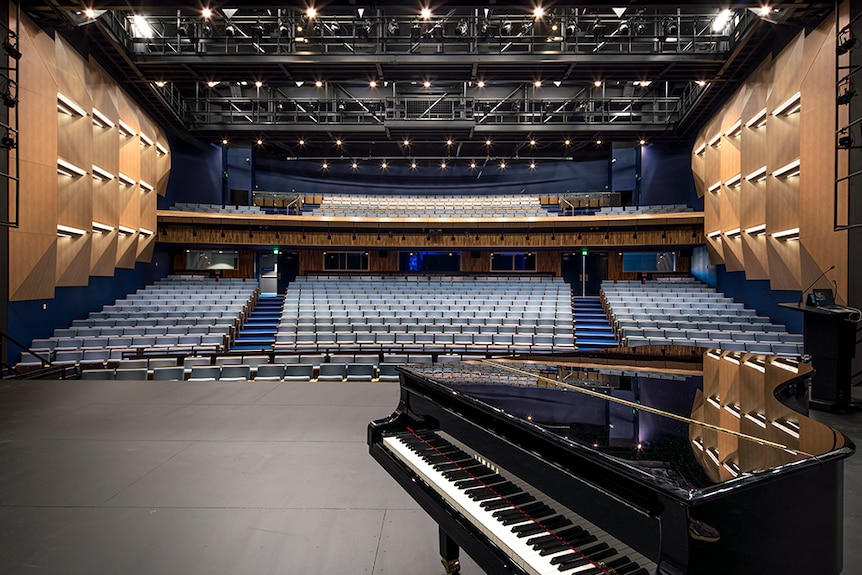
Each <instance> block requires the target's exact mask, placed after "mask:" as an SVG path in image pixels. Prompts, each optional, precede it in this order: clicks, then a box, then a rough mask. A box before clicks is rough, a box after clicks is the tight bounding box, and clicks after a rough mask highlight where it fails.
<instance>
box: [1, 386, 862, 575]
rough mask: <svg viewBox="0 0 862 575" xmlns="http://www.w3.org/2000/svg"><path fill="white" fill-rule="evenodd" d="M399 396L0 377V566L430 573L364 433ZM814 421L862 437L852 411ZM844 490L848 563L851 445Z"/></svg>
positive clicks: (427, 529) (417, 532)
mask: <svg viewBox="0 0 862 575" xmlns="http://www.w3.org/2000/svg"><path fill="white" fill-rule="evenodd" d="M397 402H398V385H397V384H385V383H370V384H363V383H351V384H334V383H326V384H323V383H311V384H296V383H289V384H286V383H282V384H280V383H263V382H257V383H244V382H243V383H229V382H182V383H178V382H134V381H128V382H124V381H45V382H2V383H0V462H2V463H0V541H2V542H3V543H2V544H0V565H2V566H3V567H2V571H3V573H9V574H18V573H46V574H53V573H58V574H63V575H72V574H77V573H80V574H87V575H94V574H101V573H111V574H121V573H122V574H126V575H136V574H141V575H143V574H147V575H150V574H154V573H158V574H160V575H168V574H182V575H193V574H199V573H200V574H203V573H206V574H215V575H219V574H225V575H238V574H254V575H264V574H268V573H273V574H275V573H278V574H285V573H302V574H314V573H349V574H351V575H353V574H358V573H368V574H375V575H404V574H407V573H409V574H410V575H424V574H429V575H438V574H440V573H442V566H441V565H440V562H439V558H438V555H437V531H436V526H435V525H434V524H433V523H432V522H431V520H430V519H429V518H428V517H427V516H426V515H425V513H424V512H422V511H421V510H420V509H419V507H418V506H417V505H416V504H415V503H414V502H413V500H412V499H411V498H410V497H409V496H408V495H407V494H406V493H404V492H403V491H402V490H401V488H400V487H398V486H397V484H396V483H395V482H394V480H392V479H391V478H390V477H389V476H388V475H387V474H386V473H385V472H384V471H383V469H382V468H381V467H380V466H379V465H378V464H377V463H376V462H375V461H374V460H373V459H372V458H371V457H370V456H369V455H368V448H367V446H366V443H365V441H366V426H367V425H368V422H369V421H371V420H372V419H377V418H380V417H383V416H386V415H388V414H389V413H391V412H392V411H393V410H394V409H395V407H396V405H397ZM814 417H815V418H817V419H820V420H823V421H825V422H827V423H829V424H830V425H833V426H835V427H837V428H839V429H841V430H842V431H844V432H845V433H847V434H848V435H850V436H851V437H852V438H853V439H854V441H856V443H857V444H860V445H862V415H860V414H853V415H849V416H848V415H832V414H817V413H815V414H814ZM845 492H846V494H845V510H846V511H845V543H844V555H845V568H844V573H860V572H862V458H860V456H858V455H857V456H854V457H853V458H851V459H850V460H848V461H847V463H846V465H845ZM789 504H792V502H789ZM462 562H463V573H464V574H465V575H469V574H471V573H472V574H476V573H478V572H479V569H478V568H477V567H476V566H475V564H474V563H473V562H472V561H471V560H470V559H469V557H463V558H462Z"/></svg>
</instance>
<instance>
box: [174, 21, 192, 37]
mask: <svg viewBox="0 0 862 575" xmlns="http://www.w3.org/2000/svg"><path fill="white" fill-rule="evenodd" d="M177 35H178V36H181V37H183V38H190V37H192V36H193V35H194V32H193V28H192V24H191V23H190V22H188V21H186V22H183V23H182V24H180V27H179V28H177Z"/></svg>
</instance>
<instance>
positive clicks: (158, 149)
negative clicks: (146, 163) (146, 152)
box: [156, 142, 168, 156]
mask: <svg viewBox="0 0 862 575" xmlns="http://www.w3.org/2000/svg"><path fill="white" fill-rule="evenodd" d="M156 152H157V153H158V154H159V155H160V156H167V155H168V149H167V148H166V147H164V146H163V145H161V144H160V143H159V142H156Z"/></svg>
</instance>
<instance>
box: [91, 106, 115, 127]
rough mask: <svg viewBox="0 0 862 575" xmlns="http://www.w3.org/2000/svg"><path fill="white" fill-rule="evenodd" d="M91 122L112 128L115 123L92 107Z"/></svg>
mask: <svg viewBox="0 0 862 575" xmlns="http://www.w3.org/2000/svg"><path fill="white" fill-rule="evenodd" d="M93 123H94V124H96V125H97V126H100V127H102V128H113V127H114V125H115V124H114V122H112V121H111V119H110V118H108V117H107V116H106V115H104V114H103V113H102V112H100V111H99V110H97V109H96V108H93Z"/></svg>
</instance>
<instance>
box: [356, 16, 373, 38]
mask: <svg viewBox="0 0 862 575" xmlns="http://www.w3.org/2000/svg"><path fill="white" fill-rule="evenodd" d="M356 36H357V37H358V38H359V39H360V40H368V38H369V36H371V22H370V21H368V20H364V21H362V22H361V23H360V24H359V25H358V26H356Z"/></svg>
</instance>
